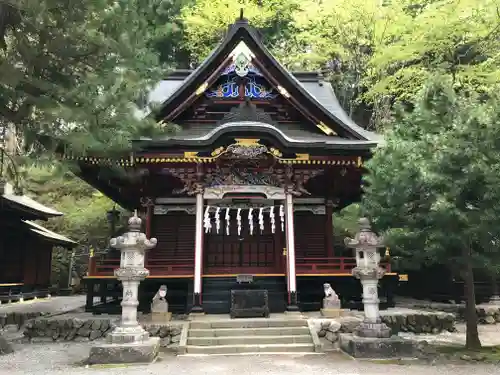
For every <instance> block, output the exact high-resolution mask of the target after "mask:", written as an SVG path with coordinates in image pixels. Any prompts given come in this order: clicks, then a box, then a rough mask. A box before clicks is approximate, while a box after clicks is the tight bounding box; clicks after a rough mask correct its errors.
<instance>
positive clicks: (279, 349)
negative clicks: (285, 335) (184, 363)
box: [186, 344, 314, 354]
mask: <svg viewBox="0 0 500 375" xmlns="http://www.w3.org/2000/svg"><path fill="white" fill-rule="evenodd" d="M186 349H187V350H186V352H187V354H250V353H314V345H313V344H288V345H286V344H264V345H259V344H248V345H214V346H195V345H188V346H187V347H186Z"/></svg>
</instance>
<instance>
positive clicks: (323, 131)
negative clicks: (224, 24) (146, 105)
mask: <svg viewBox="0 0 500 375" xmlns="http://www.w3.org/2000/svg"><path fill="white" fill-rule="evenodd" d="M316 83H317V86H318V87H320V90H319V91H322V92H320V93H319V95H318V90H315V91H316V92H314V93H312V92H310V91H308V89H306V87H305V85H303V84H302V83H301V82H299V80H298V79H296V78H295V77H294V76H293V75H292V74H291V73H290V72H288V71H287V70H286V69H285V68H284V67H283V66H281V65H280V64H279V63H278V62H277V61H276V60H275V59H274V58H273V56H272V55H271V54H270V52H269V51H268V50H267V49H266V47H265V46H264V45H263V44H262V41H261V39H260V36H259V34H258V32H257V31H256V30H255V29H254V28H253V27H251V26H250V25H249V24H248V21H247V20H245V19H240V20H237V21H236V23H234V24H233V25H231V26H230V27H229V30H228V33H227V34H226V37H225V38H224V40H223V41H222V42H221V43H220V44H219V46H218V47H217V48H216V49H215V50H214V51H213V52H212V54H211V55H210V56H209V57H208V58H207V59H206V60H205V61H204V62H203V63H202V64H201V65H200V66H199V67H198V68H197V69H196V70H195V71H193V72H192V73H191V74H190V75H189V76H188V77H187V78H186V79H185V81H184V82H183V84H182V86H181V87H179V89H177V90H175V92H174V93H173V94H172V95H171V96H169V97H168V99H167V100H166V101H165V102H164V103H163V104H162V106H161V107H160V109H159V111H158V112H157V113H156V118H157V120H158V121H171V122H175V123H177V124H179V125H181V126H183V124H196V125H199V124H203V123H206V124H216V123H218V122H219V121H221V120H222V119H223V118H224V117H225V115H226V114H227V113H229V112H231V110H232V109H233V108H234V107H237V106H239V105H240V104H241V103H242V102H243V101H250V102H251V103H252V104H254V105H255V106H256V107H257V109H258V110H259V111H263V112H265V113H266V114H267V115H269V116H270V117H271V118H272V120H273V122H274V123H275V124H277V125H280V124H285V123H287V124H290V126H292V127H294V128H295V129H299V130H300V131H302V132H305V133H309V134H314V133H315V134H320V135H323V136H324V135H327V136H337V137H340V138H344V139H350V140H361V141H363V140H372V139H375V138H377V136H376V135H375V134H372V133H370V132H367V131H366V130H364V129H363V128H361V127H359V126H358V125H356V124H355V123H354V122H353V121H352V120H351V119H350V118H349V116H348V115H347V114H346V113H345V111H344V110H343V109H342V107H341V106H340V104H339V103H338V100H337V98H336V97H335V94H334V93H333V91H332V90H331V87H330V86H329V84H327V83H326V84H325V85H327V86H328V87H330V90H329V91H328V89H327V90H326V91H327V92H326V93H325V90H324V89H321V87H323V86H324V83H323V82H320V77H319V76H317V78H316ZM325 98H326V103H325ZM189 126H191V125H189ZM284 126H285V125H284Z"/></svg>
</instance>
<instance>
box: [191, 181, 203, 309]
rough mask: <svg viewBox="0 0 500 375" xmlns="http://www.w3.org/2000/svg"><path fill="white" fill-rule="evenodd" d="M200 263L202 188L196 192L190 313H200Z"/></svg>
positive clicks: (201, 256)
mask: <svg viewBox="0 0 500 375" xmlns="http://www.w3.org/2000/svg"><path fill="white" fill-rule="evenodd" d="M202 262H203V188H199V189H198V191H197V192H196V226H195V248H194V288H193V307H192V309H191V312H192V313H202V312H203V307H202Z"/></svg>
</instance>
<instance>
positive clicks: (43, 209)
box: [0, 184, 63, 220]
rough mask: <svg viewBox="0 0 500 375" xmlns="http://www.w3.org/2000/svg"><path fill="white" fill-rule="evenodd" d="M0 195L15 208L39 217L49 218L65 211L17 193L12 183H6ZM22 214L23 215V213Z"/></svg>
mask: <svg viewBox="0 0 500 375" xmlns="http://www.w3.org/2000/svg"><path fill="white" fill-rule="evenodd" d="M0 197H1V198H2V199H3V200H4V202H5V203H6V204H7V205H9V206H10V207H11V208H12V209H13V210H18V211H21V212H22V211H24V212H27V213H28V214H31V215H35V216H36V218H38V219H44V220H47V219H48V218H50V217H56V216H62V215H63V213H62V212H59V211H57V210H54V209H53V208H50V207H47V206H45V205H43V204H41V203H38V202H37V201H35V200H33V199H31V198H30V197H28V196H26V195H24V194H23V195H17V194H15V193H14V191H13V189H12V186H11V185H10V184H5V187H4V191H3V194H2V195H0ZM21 216H22V215H21Z"/></svg>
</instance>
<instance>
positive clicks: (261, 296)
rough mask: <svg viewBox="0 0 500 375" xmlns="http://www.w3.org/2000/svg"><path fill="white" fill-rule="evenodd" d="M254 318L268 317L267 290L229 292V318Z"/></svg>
mask: <svg viewBox="0 0 500 375" xmlns="http://www.w3.org/2000/svg"><path fill="white" fill-rule="evenodd" d="M254 317H265V318H268V317H269V297H268V293H267V290H265V289H238V290H231V318H232V319H234V318H254Z"/></svg>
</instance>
